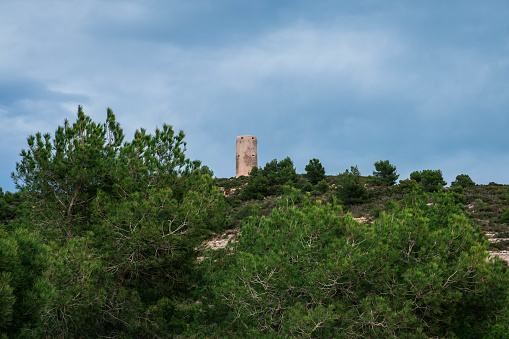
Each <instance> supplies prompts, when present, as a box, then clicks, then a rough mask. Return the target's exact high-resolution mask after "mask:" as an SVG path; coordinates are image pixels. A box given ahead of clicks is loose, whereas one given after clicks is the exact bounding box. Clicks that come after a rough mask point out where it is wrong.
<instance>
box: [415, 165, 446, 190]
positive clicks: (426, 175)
mask: <svg viewBox="0 0 509 339" xmlns="http://www.w3.org/2000/svg"><path fill="white" fill-rule="evenodd" d="M410 179H411V180H415V181H416V182H417V183H418V184H419V185H420V186H421V188H422V189H423V190H424V191H425V192H436V191H437V190H439V189H441V188H442V187H444V186H445V185H447V183H446V182H445V181H444V178H443V176H442V171H441V170H422V171H415V172H412V173H410Z"/></svg>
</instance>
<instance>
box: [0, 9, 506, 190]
mask: <svg viewBox="0 0 509 339" xmlns="http://www.w3.org/2000/svg"><path fill="white" fill-rule="evenodd" d="M1 7H2V8H1V9H2V10H1V11H0V49H1V50H2V51H8V52H7V53H2V55H0V129H1V130H0V156H1V157H2V159H3V161H2V164H1V165H0V186H2V187H6V188H9V189H12V184H11V182H10V179H9V178H8V173H10V171H12V170H13V169H14V164H15V162H16V161H17V160H18V158H17V154H18V153H19V151H20V150H21V148H23V147H25V139H26V137H27V136H28V134H31V133H35V132H36V131H43V132H46V131H50V132H53V131H54V130H55V129H56V127H57V125H58V124H61V123H62V122H63V120H64V119H65V118H70V119H73V118H74V115H75V112H76V106H77V105H78V104H83V105H84V107H85V111H86V112H87V114H89V115H91V116H92V117H93V118H94V119H96V120H99V121H102V120H104V118H105V111H106V107H112V108H113V109H114V111H115V112H116V113H117V116H118V120H119V121H120V123H121V124H122V125H123V127H124V129H125V130H126V132H127V133H128V137H130V136H131V135H132V132H133V131H134V129H136V128H139V127H145V128H147V129H148V130H149V131H150V130H153V129H154V128H155V127H156V126H161V125H162V124H163V123H164V122H166V123H170V124H172V125H174V126H175V128H177V129H183V130H184V131H185V132H186V134H187V140H188V150H189V155H190V156H191V157H193V158H198V159H200V160H202V161H203V162H204V163H205V164H207V165H208V166H209V167H210V168H211V169H212V170H214V172H215V173H216V175H217V176H219V177H228V176H233V174H234V166H235V164H234V161H235V160H234V152H235V149H234V148H235V143H234V140H235V137H236V136H237V135H241V134H252V135H256V136H257V137H258V139H259V140H260V144H259V152H260V154H259V160H260V162H261V165H263V164H264V163H265V162H267V161H270V160H271V159H273V158H278V159H281V158H283V157H285V156H290V157H291V158H292V159H293V160H294V162H295V163H296V165H297V168H298V170H299V171H301V172H302V171H304V167H305V165H306V164H307V162H308V161H309V159H311V158H314V157H318V158H319V159H320V160H321V161H322V163H323V164H324V166H325V168H326V170H327V171H328V173H330V174H335V173H338V172H342V171H343V170H344V169H345V168H349V167H350V166H351V165H356V164H357V165H359V168H360V169H361V172H362V173H363V174H369V173H370V172H371V171H372V170H373V163H374V162H375V161H377V160H380V159H390V160H391V162H392V163H394V164H395V165H396V166H397V167H398V169H399V172H400V173H401V175H402V177H407V176H408V175H409V173H410V172H411V171H413V170H421V169H426V168H433V169H435V168H440V169H442V171H443V172H444V175H445V176H446V180H447V181H449V182H450V181H451V180H452V179H454V177H455V176H456V175H457V174H460V173H468V174H470V175H471V176H472V178H473V179H474V180H475V181H478V182H481V183H487V182H488V181H498V182H505V183H507V182H509V174H508V172H507V170H506V168H507V166H508V165H509V156H508V152H507V145H508V136H507V133H505V129H506V126H507V123H508V119H509V118H508V115H507V114H506V111H507V108H508V106H509V96H508V90H509V84H508V83H507V79H508V76H509V61H508V60H509V58H508V47H509V44H508V42H509V26H508V23H507V21H506V18H505V13H507V10H508V9H509V5H508V4H507V3H506V2H503V1H495V2H492V3H490V6H488V5H486V4H483V3H478V2H465V1H453V2H448V3H447V4H444V3H443V2H438V1H431V2H426V3H405V2H401V1H390V2H384V4H383V5H381V4H379V3H378V2H375V1H371V2H369V1H368V2H363V3H362V4H360V3H359V2H351V1H339V2H338V1H314V2H308V1H278V2H276V4H274V3H273V2H270V1H257V2H252V3H246V2H244V3H242V2H241V3H239V2H238V1H196V2H195V1H193V2H180V1H147V2H143V3H142V2H137V1H69V2H68V1H66V2H64V1H52V4H51V6H49V5H48V4H47V3H45V4H44V5H43V4H41V3H40V2H36V1H19V2H13V3H11V4H8V5H1Z"/></svg>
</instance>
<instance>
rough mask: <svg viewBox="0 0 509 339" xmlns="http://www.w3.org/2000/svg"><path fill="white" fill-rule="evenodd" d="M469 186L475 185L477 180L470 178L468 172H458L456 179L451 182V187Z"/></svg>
mask: <svg viewBox="0 0 509 339" xmlns="http://www.w3.org/2000/svg"><path fill="white" fill-rule="evenodd" d="M457 186H460V187H469V186H475V182H474V181H473V180H472V179H471V178H470V176H469V175H468V174H458V175H457V176H456V180H454V181H453V182H451V187H457Z"/></svg>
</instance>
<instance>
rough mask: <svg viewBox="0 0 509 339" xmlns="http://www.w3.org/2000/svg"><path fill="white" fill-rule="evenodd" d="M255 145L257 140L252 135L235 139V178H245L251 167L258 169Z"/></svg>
mask: <svg viewBox="0 0 509 339" xmlns="http://www.w3.org/2000/svg"><path fill="white" fill-rule="evenodd" d="M257 144H258V139H256V137H254V136H252V135H243V136H240V137H237V154H236V157H235V160H236V162H237V168H236V171H235V177H236V178H238V177H240V176H243V175H245V176H247V175H249V172H250V171H251V169H252V168H253V167H258V154H257V148H256V145H257Z"/></svg>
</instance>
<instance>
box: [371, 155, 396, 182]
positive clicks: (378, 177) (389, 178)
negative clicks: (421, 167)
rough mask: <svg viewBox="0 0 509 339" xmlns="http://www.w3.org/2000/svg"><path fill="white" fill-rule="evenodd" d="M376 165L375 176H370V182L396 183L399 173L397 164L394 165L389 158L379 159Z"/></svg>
mask: <svg viewBox="0 0 509 339" xmlns="http://www.w3.org/2000/svg"><path fill="white" fill-rule="evenodd" d="M374 166H375V171H373V176H372V177H370V183H371V184H372V185H374V186H381V185H387V186H392V185H395V184H396V181H397V180H398V178H399V174H396V166H394V165H392V164H391V163H390V162H389V160H383V161H382V160H380V161H377V162H375V164H374Z"/></svg>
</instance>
